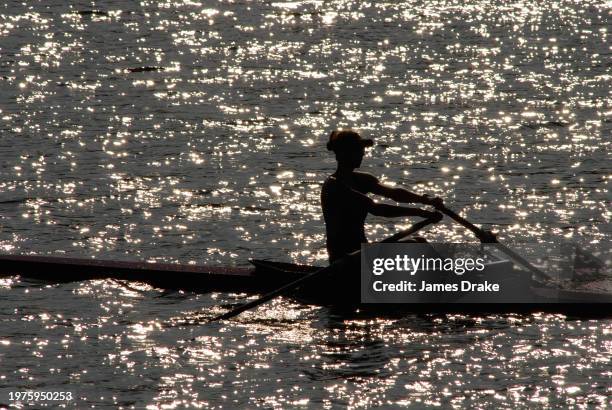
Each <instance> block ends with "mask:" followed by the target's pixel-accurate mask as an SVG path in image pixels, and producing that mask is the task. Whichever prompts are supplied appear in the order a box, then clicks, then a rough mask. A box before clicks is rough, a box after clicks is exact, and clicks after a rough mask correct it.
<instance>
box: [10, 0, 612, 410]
mask: <svg viewBox="0 0 612 410" xmlns="http://www.w3.org/2000/svg"><path fill="white" fill-rule="evenodd" d="M608 18H609V16H608V7H607V6H606V5H605V4H604V3H603V2H598V1H581V2H577V1H565V0H563V1H555V2H548V3H533V2H524V1H519V2H514V3H505V4H499V5H498V4H492V3H491V2H485V1H476V2H471V3H470V4H469V5H465V4H463V2H459V1H449V0H439V1H427V2H417V1H405V2H384V1H383V2H371V3H364V2H356V1H344V0H342V1H332V2H322V1H297V2H272V3H264V2H250V1H246V2H217V3H215V4H214V5H212V4H204V3H200V2H192V1H165V2H153V1H140V2H125V1H121V2H120V1H108V2H104V4H102V3H99V4H96V2H93V3H92V2H71V3H70V4H66V2H59V1H45V2H38V3H31V2H26V3H12V2H10V3H5V4H3V5H0V89H1V90H2V92H1V93H0V124H1V127H2V133H1V135H0V159H1V161H2V173H1V174H0V224H1V226H2V230H1V233H0V250H2V251H3V252H8V253H28V252H35V253H54V254H58V255H62V254H65V255H73V256H81V257H84V256H92V255H98V256H100V257H105V258H107V259H121V258H125V259H143V260H144V259H146V260H165V261H181V262H185V263H187V262H190V261H193V262H197V263H209V264H217V265H220V264H222V265H236V264H245V263H246V260H247V258H249V257H255V258H257V257H259V258H262V257H264V258H271V259H279V260H294V261H299V262H308V263H318V264H321V263H323V261H324V260H325V259H326V254H325V251H324V227H323V225H322V218H321V212H320V209H319V191H320V186H321V183H322V181H323V180H324V178H325V177H326V175H328V174H329V173H330V172H331V171H332V170H333V166H334V161H333V158H332V157H331V156H330V155H329V153H328V152H327V151H326V150H325V142H326V138H327V135H328V134H329V132H330V130H332V129H334V128H336V127H353V128H356V129H358V130H360V131H361V132H362V133H363V134H364V135H367V136H370V137H373V138H374V139H375V141H376V146H375V147H374V148H373V149H372V150H371V154H369V155H368V156H367V157H366V160H365V167H366V168H367V169H368V170H369V171H371V172H372V173H373V174H375V175H377V176H378V177H380V178H381V179H382V180H384V181H389V182H390V183H391V182H395V183H397V184H401V185H404V186H407V187H408V188H411V189H413V190H415V191H416V192H419V193H428V194H433V195H440V196H443V197H444V198H447V202H448V204H449V205H450V207H452V208H455V209H464V210H465V215H466V217H468V219H470V220H473V221H475V222H478V223H483V224H484V226H485V227H493V228H495V229H497V230H499V231H500V237H501V238H503V239H505V240H507V241H510V242H511V241H515V242H557V241H559V240H561V239H562V238H571V239H572V240H575V241H579V242H580V241H584V242H594V241H602V240H605V239H606V238H608V237H609V234H610V228H609V226H610V218H611V216H612V214H611V212H610V200H611V196H610V191H609V183H610V178H611V176H612V168H611V167H610V163H611V162H610V154H609V153H610V152H611V151H612V150H611V149H610V144H611V140H610V138H609V135H610V113H611V111H610V104H609V80H610V76H609V73H608V66H609V64H607V60H606V57H607V56H608V55H609V38H608V30H609V22H608ZM368 222H369V224H368V234H369V236H370V238H371V239H378V238H382V237H384V236H386V235H389V234H390V233H391V232H393V231H395V230H397V229H399V227H401V226H405V225H407V224H408V222H407V221H395V222H390V221H387V220H383V219H380V218H371V219H369V220H368ZM426 235H427V236H428V237H429V238H430V239H434V240H447V241H464V240H467V239H468V238H470V235H469V234H468V233H467V232H466V231H465V230H464V229H463V228H461V227H458V226H456V225H451V224H450V223H449V222H447V223H444V224H442V225H439V226H437V227H435V228H434V229H431V230H430V233H428V234H426ZM129 286H130V287H126V286H125V285H122V284H119V283H116V282H108V281H93V282H87V283H83V284H72V285H49V286H47V285H44V284H43V285H41V284H31V283H29V282H24V281H20V280H16V279H2V280H1V281H0V292H2V301H1V302H0V319H1V320H2V323H3V330H4V331H3V333H2V335H1V336H0V357H2V361H0V380H1V381H2V383H1V385H2V387H0V391H1V392H4V386H9V387H11V388H13V389H26V388H27V387H32V386H39V387H40V388H41V389H48V388H57V389H58V390H63V389H65V388H66V385H64V384H63V383H68V382H70V383H76V384H75V385H73V386H77V385H78V391H76V393H77V394H78V395H79V397H87V398H88V401H87V405H89V406H91V405H94V404H95V405H97V406H98V407H101V406H102V405H103V404H105V405H109V406H110V407H113V408H114V407H117V406H122V407H126V408H127V407H130V406H132V405H136V406H140V405H141V404H150V405H151V406H152V408H156V407H155V406H159V407H161V406H163V405H167V406H176V407H184V406H187V405H194V406H195V405H201V406H204V407H208V408H216V407H226V408H233V407H239V406H241V407H244V406H247V407H256V406H260V407H274V408H287V407H302V406H303V407H314V408H320V407H326V408H328V407H334V406H347V405H348V406H351V407H373V406H397V405H403V406H415V407H422V406H434V405H443V406H455V407H471V406H479V407H493V406H495V407H513V408H514V407H525V408H527V407H533V406H550V407H562V406H568V405H575V406H587V405H589V406H599V407H602V408H603V407H605V406H606V405H609V404H610V402H609V398H608V392H607V391H606V388H607V387H606V386H608V385H609V380H608V379H606V377H607V376H609V370H608V368H609V361H610V356H609V352H610V350H611V347H612V346H611V345H610V342H609V339H610V326H609V321H573V320H568V321H566V320H565V319H564V318H562V317H558V316H554V315H533V316H524V317H523V316H522V317H513V316H509V317H508V316H490V317H489V316H487V317H469V316H461V315H457V316H446V317H443V318H436V317H417V316H410V317H408V318H406V319H402V320H399V321H397V320H393V321H391V320H383V319H375V320H374V319H373V320H367V321H357V320H355V321H352V320H347V321H344V320H341V319H340V318H337V317H335V316H334V315H333V314H331V313H330V312H328V311H326V310H319V309H315V308H310V307H304V306H301V305H296V304H293V303H291V302H289V301H287V300H283V301H277V302H275V303H273V304H270V305H267V306H266V307H264V308H261V309H260V310H258V311H256V312H253V313H249V314H246V315H244V317H241V318H240V319H239V320H238V321H236V322H232V323H227V324H222V325H215V326H202V325H201V323H202V322H203V321H205V320H206V318H208V317H211V316H212V314H213V313H218V312H219V311H220V308H221V307H227V306H228V305H229V306H231V305H232V304H233V303H236V301H237V299H239V297H237V296H232V295H226V294H212V295H193V294H189V293H160V292H158V291H157V290H155V289H152V288H149V287H141V286H139V285H137V284H130V285H129ZM195 336H198V337H197V338H196V339H195V340H190V339H191V338H193V337H195ZM177 341H178V342H177ZM9 364H10V365H9ZM75 388H76V387H75ZM101 391H104V392H105V393H103V394H101V393H100V392H101ZM102 396H104V397H103V398H102ZM1 397H4V396H1ZM109 403H110V404H109Z"/></svg>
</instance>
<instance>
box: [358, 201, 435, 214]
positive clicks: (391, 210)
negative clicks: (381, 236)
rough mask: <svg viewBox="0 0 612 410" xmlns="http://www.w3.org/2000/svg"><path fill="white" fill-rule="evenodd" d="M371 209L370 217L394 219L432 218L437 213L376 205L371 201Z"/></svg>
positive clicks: (404, 207)
mask: <svg viewBox="0 0 612 410" xmlns="http://www.w3.org/2000/svg"><path fill="white" fill-rule="evenodd" d="M372 204H373V205H372V207H371V208H370V209H369V210H368V212H370V213H371V214H372V215H376V216H385V217H387V218H395V217H398V216H419V217H421V218H434V217H435V216H436V215H437V214H438V213H437V212H430V211H426V210H424V209H419V208H408V207H406V206H397V205H389V204H377V203H375V202H374V201H372Z"/></svg>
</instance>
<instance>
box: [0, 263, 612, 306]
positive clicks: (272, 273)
mask: <svg viewBox="0 0 612 410" xmlns="http://www.w3.org/2000/svg"><path fill="white" fill-rule="evenodd" d="M252 263H253V266H252V267H210V266H202V265H180V264H158V263H147V262H127V261H126V262H123V261H104V260H97V259H75V258H61V257H47V256H15V255H4V256H0V276H10V275H20V276H22V277H24V278H29V279H35V280H43V281H47V282H72V281H82V280H93V279H116V280H125V281H136V282H144V283H147V284H150V285H152V286H155V287H159V288H163V289H174V290H185V291H191V292H213V291H218V292H239V293H243V292H244V293H253V294H257V293H265V292H269V291H271V290H274V289H277V288H279V287H281V286H283V285H285V284H288V283H290V282H292V281H294V280H297V279H299V278H302V277H304V276H305V275H307V274H309V273H312V272H315V271H317V270H319V269H321V267H317V266H310V265H295V264H289V263H279V262H271V261H252ZM358 275H359V274H358V273H355V271H354V270H353V269H351V268H346V267H345V268H339V269H335V270H332V271H331V272H330V274H329V275H327V276H326V277H321V278H318V279H317V280H313V281H312V282H311V283H310V284H306V285H303V286H301V287H300V288H298V289H296V290H295V291H293V292H291V293H290V294H289V295H287V296H289V297H291V298H293V299H295V300H297V301H299V302H302V303H306V304H311V305H320V306H327V307H329V308H331V309H333V310H334V311H336V312H338V313H343V314H354V313H357V312H358V313H359V314H361V315H364V314H365V315H373V316H376V315H385V316H394V315H402V314H406V313H441V314H442V313H468V314H486V313H531V312H554V313H564V314H569V315H580V316H589V317H590V316H593V317H601V316H604V317H609V316H612V303H611V299H610V295H608V294H603V293H594V292H585V291H568V290H563V291H561V290H559V289H549V288H538V287H535V286H534V287H530V291H531V292H533V294H532V295H530V296H533V297H536V298H537V299H535V300H541V301H542V303H513V304H501V303H401V304H390V303H374V304H367V303H361V302H360V291H359V276H358ZM510 282H511V281H510ZM347 283H350V284H352V285H351V286H350V287H349V288H347Z"/></svg>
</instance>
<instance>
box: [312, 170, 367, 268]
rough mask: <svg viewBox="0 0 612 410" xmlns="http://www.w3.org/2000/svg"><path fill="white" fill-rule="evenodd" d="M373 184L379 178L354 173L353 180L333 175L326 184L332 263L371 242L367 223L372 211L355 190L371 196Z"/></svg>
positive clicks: (323, 202)
mask: <svg viewBox="0 0 612 410" xmlns="http://www.w3.org/2000/svg"><path fill="white" fill-rule="evenodd" d="M373 181H376V178H375V177H373V176H372V175H370V174H366V173H362V172H353V175H352V178H351V179H350V180H341V179H338V178H337V177H336V176H335V175H332V176H330V177H329V178H327V180H326V181H325V182H324V183H323V188H322V190H321V206H322V208H323V217H324V219H325V228H326V233H327V251H328V254H329V259H330V261H334V260H335V259H338V258H340V257H342V256H344V255H346V254H348V253H351V252H354V251H356V250H358V249H360V248H361V244H362V243H364V242H367V239H366V236H365V230H364V223H365V218H366V216H367V215H368V208H367V205H366V204H365V203H364V201H363V200H359V199H358V198H356V195H355V193H354V192H353V191H357V192H359V193H361V194H367V193H369V192H371V189H372V184H373V183H374V182H373Z"/></svg>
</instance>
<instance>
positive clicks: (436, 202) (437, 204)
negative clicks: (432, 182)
mask: <svg viewBox="0 0 612 410" xmlns="http://www.w3.org/2000/svg"><path fill="white" fill-rule="evenodd" d="M423 203H424V204H427V205H431V206H433V207H434V208H436V209H440V208H444V201H443V200H442V198H440V197H437V196H435V197H433V198H432V197H430V196H428V195H423Z"/></svg>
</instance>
